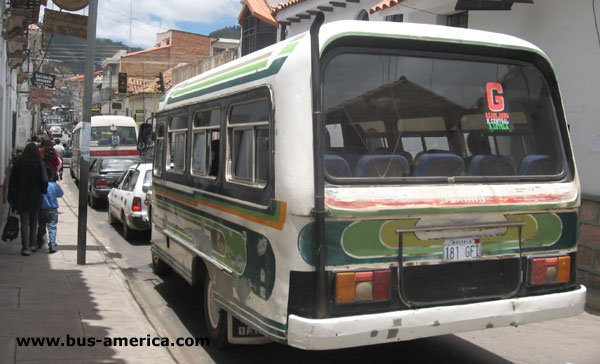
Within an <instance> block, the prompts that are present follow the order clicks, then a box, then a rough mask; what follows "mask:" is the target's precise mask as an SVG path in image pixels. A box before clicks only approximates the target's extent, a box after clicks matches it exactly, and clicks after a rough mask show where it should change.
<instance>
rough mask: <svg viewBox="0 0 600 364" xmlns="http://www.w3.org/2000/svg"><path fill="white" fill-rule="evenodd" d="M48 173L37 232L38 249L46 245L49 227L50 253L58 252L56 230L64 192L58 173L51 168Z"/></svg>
mask: <svg viewBox="0 0 600 364" xmlns="http://www.w3.org/2000/svg"><path fill="white" fill-rule="evenodd" d="M46 171H47V173H48V192H46V194H45V195H43V197H42V209H41V210H40V216H39V220H38V221H39V226H38V233H37V246H36V249H35V250H37V249H39V248H41V247H42V246H43V245H44V238H45V237H46V227H47V229H48V253H50V254H52V253H55V252H56V230H57V225H58V198H59V197H62V196H63V194H64V192H63V190H62V188H60V186H59V185H58V184H57V183H56V175H55V174H54V172H53V171H52V170H51V169H50V168H47V169H46Z"/></svg>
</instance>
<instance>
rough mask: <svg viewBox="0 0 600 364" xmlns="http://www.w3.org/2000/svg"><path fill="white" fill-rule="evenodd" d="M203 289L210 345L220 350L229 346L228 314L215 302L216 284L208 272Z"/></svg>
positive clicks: (205, 318) (205, 319)
mask: <svg viewBox="0 0 600 364" xmlns="http://www.w3.org/2000/svg"><path fill="white" fill-rule="evenodd" d="M203 288H204V289H203V291H204V321H205V322H206V331H207V332H208V337H209V339H210V343H211V345H215V346H216V347H217V348H219V349H223V348H226V347H227V346H228V344H229V342H228V341H227V312H225V311H223V310H222V309H221V308H220V307H219V305H218V304H217V302H216V301H215V295H214V284H213V282H212V280H211V279H210V274H208V272H207V273H206V276H205V277H204V287H203Z"/></svg>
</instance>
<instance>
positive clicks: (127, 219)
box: [108, 163, 152, 240]
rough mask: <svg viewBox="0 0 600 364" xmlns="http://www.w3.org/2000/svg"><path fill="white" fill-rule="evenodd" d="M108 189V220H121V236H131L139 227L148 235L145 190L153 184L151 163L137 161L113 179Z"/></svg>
mask: <svg viewBox="0 0 600 364" xmlns="http://www.w3.org/2000/svg"><path fill="white" fill-rule="evenodd" d="M113 186H114V187H113V188H112V189H111V190H110V192H109V193H108V222H109V223H110V224H116V223H117V222H119V221H120V222H121V224H122V227H123V237H124V238H125V239H127V240H129V239H131V238H132V237H133V234H134V232H135V231H142V232H144V233H145V234H146V237H148V238H149V237H150V232H151V225H150V216H149V213H148V212H149V209H148V203H147V202H148V201H147V200H148V196H147V195H148V194H150V192H151V188H152V163H139V164H134V165H133V166H131V167H129V168H128V169H127V170H126V171H125V172H123V174H122V175H121V177H119V179H118V180H117V181H116V182H115V183H114V185H113Z"/></svg>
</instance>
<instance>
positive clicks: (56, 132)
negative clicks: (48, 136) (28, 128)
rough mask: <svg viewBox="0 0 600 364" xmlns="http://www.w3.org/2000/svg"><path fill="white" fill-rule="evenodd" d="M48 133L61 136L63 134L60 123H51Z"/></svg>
mask: <svg viewBox="0 0 600 364" xmlns="http://www.w3.org/2000/svg"><path fill="white" fill-rule="evenodd" d="M50 133H52V136H54V137H57V136H58V137H62V135H63V132H62V128H61V127H60V125H52V126H51V127H50Z"/></svg>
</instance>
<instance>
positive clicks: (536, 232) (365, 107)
mask: <svg viewBox="0 0 600 364" xmlns="http://www.w3.org/2000/svg"><path fill="white" fill-rule="evenodd" d="M317 19H318V20H316V21H315V23H313V27H312V28H311V31H310V32H308V33H305V34H300V35H298V36H295V37H293V38H290V39H287V40H284V41H281V42H279V43H277V44H275V45H273V46H270V47H268V48H265V49H262V50H260V51H257V52H255V53H252V54H250V55H248V56H245V57H242V58H240V59H237V60H235V61H233V62H230V63H228V64H226V65H223V66H221V67H219V68H216V69H214V70H211V71H209V72H206V73H203V74H201V75H199V76H196V77H194V78H192V79H189V80H187V81H185V82H183V83H181V84H178V85H176V86H175V87H173V88H172V89H171V90H170V91H169V92H168V93H167V94H166V95H165V97H164V99H163V100H162V101H161V106H160V111H159V112H158V114H157V117H156V120H155V121H154V125H153V128H154V133H153V134H154V140H153V145H154V177H153V183H154V184H153V216H152V222H153V234H152V247H151V250H152V258H153V267H154V269H155V272H156V273H158V274H165V273H167V272H169V271H170V270H174V271H175V272H176V273H178V274H180V275H181V276H182V277H184V278H185V279H186V280H187V281H188V282H189V283H190V284H199V285H200V286H202V287H203V290H204V300H205V302H204V311H205V312H204V313H205V316H206V322H207V327H208V332H209V334H210V338H211V339H212V340H213V341H212V342H213V343H216V344H218V345H220V344H225V343H226V342H227V341H229V342H236V343H240V342H241V343H252V342H258V341H260V340H264V339H267V340H271V341H276V342H280V343H285V344H288V345H291V346H294V347H298V348H303V349H311V350H324V349H333V348H344V347H354V346H361V345H371V344H379V343H389V342H394V341H400V340H410V339H415V338H421V337H428V336H435V335H442V334H449V333H456V332H463V331H470V330H484V329H488V328H492V327H501V326H517V325H522V324H526V323H530V322H536V321H542V320H549V319H556V318H562V317H568V316H572V315H577V314H579V313H581V312H582V311H583V308H584V303H585V293H586V289H585V287H583V286H581V285H579V284H577V283H576V280H575V262H576V244H575V243H576V230H577V208H578V206H579V202H580V188H579V182H578V177H577V172H576V169H575V161H574V159H573V151H572V147H571V145H570V141H569V134H568V126H567V121H566V120H565V113H564V109H563V105H562V101H561V96H560V91H559V87H558V83H557V80H556V76H555V74H554V71H553V68H552V65H551V63H550V61H549V60H548V57H547V56H546V55H545V54H544V53H543V52H542V51H541V50H540V49H538V48H537V47H535V46H533V45H532V44H530V43H528V42H526V41H523V40H520V39H517V38H514V37H511V36H506V35H501V34H494V33H489V32H481V31H475V30H468V29H456V28H448V27H443V26H430V25H422V24H406V23H387V22H361V21H342V22H332V23H329V24H325V25H323V26H322V27H320V26H319V21H320V20H322V19H321V17H320V16H318V17H317ZM143 129H144V135H147V132H148V130H150V126H149V125H147V127H145V128H143ZM253 333H257V334H260V336H262V339H257V338H255V337H253V336H252V335H250V334H253Z"/></svg>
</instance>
